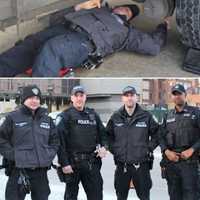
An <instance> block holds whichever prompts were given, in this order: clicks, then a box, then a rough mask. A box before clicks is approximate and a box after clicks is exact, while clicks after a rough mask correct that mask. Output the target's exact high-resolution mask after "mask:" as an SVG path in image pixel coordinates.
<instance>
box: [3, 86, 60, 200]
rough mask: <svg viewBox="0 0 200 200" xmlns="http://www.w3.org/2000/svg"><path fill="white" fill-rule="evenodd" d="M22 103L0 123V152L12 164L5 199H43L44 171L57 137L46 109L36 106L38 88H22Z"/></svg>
mask: <svg viewBox="0 0 200 200" xmlns="http://www.w3.org/2000/svg"><path fill="white" fill-rule="evenodd" d="M21 99H22V106H21V107H20V108H19V109H17V110H15V111H13V112H10V113H8V115H7V116H6V117H5V119H4V121H3V122H2V124H1V126H0V153H1V154H2V155H3V157H4V159H7V160H8V161H10V162H11V163H14V166H13V168H12V170H11V171H10V173H9V174H8V175H9V179H8V182H7V185H6V193H5V199H6V200H23V199H25V196H26V194H27V193H29V192H31V197H32V199H33V200H47V199H48V196H49V194H50V188H49V182H48V178H47V170H48V169H49V167H50V166H51V162H52V160H53V159H54V157H55V155H56V153H57V150H58V147H59V136H58V133H57V131H56V127H55V125H54V124H53V121H52V119H51V118H50V117H48V113H47V110H46V109H44V108H41V107H40V102H41V91H40V89H39V88H38V87H37V86H36V85H29V86H26V87H24V88H23V91H22V98H21Z"/></svg>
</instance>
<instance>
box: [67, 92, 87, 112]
mask: <svg viewBox="0 0 200 200" xmlns="http://www.w3.org/2000/svg"><path fill="white" fill-rule="evenodd" d="M71 101H72V103H73V106H74V107H75V108H76V109H77V110H83V108H84V106H85V101H86V94H85V93H82V92H77V93H75V94H74V95H72V96H71Z"/></svg>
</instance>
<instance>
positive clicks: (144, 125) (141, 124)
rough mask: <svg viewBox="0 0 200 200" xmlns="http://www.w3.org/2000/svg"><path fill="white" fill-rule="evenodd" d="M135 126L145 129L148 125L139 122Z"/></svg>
mask: <svg viewBox="0 0 200 200" xmlns="http://www.w3.org/2000/svg"><path fill="white" fill-rule="evenodd" d="M135 126H136V127H141V128H143V127H147V124H146V122H137V124H136V125H135Z"/></svg>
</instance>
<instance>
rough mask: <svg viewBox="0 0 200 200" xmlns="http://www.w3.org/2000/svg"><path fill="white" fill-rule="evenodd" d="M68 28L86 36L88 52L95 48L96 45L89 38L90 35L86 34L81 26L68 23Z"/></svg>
mask: <svg viewBox="0 0 200 200" xmlns="http://www.w3.org/2000/svg"><path fill="white" fill-rule="evenodd" d="M69 29H70V30H72V31H75V32H77V33H81V34H82V35H84V36H86V37H87V38H88V42H87V44H86V45H87V47H88V48H89V52H93V51H95V49H96V46H95V44H94V42H93V40H92V39H91V38H90V35H89V34H88V32H87V31H85V30H84V29H83V28H82V27H80V26H79V25H76V24H73V23H70V25H69Z"/></svg>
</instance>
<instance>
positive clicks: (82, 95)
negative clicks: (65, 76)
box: [56, 86, 107, 200]
mask: <svg viewBox="0 0 200 200" xmlns="http://www.w3.org/2000/svg"><path fill="white" fill-rule="evenodd" d="M71 101H72V106H71V107H70V108H68V109H67V110H65V111H64V112H63V113H61V115H60V116H58V117H57V119H56V124H57V128H58V131H59V134H60V136H61V149H60V152H59V162H60V164H61V166H62V170H63V173H64V174H65V177H66V180H65V182H66V189H65V196H64V199H65V200H77V196H78V188H79V182H81V183H82V185H83V188H84V190H85V192H86V195H87V199H88V200H94V199H95V200H102V199H103V194H102V190H103V180H102V176H101V173H100V169H101V158H103V157H105V155H106V146H107V138H106V133H105V128H104V126H103V124H102V122H101V120H100V118H99V116H98V115H97V113H96V112H95V111H94V110H93V109H91V108H87V107H85V101H86V92H85V90H84V88H83V87H82V86H75V87H74V88H73V89H72V92H71Z"/></svg>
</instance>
